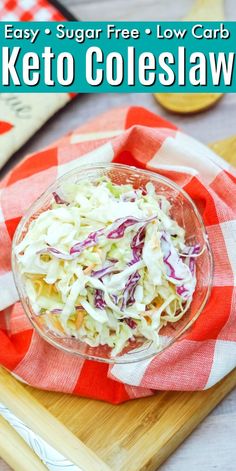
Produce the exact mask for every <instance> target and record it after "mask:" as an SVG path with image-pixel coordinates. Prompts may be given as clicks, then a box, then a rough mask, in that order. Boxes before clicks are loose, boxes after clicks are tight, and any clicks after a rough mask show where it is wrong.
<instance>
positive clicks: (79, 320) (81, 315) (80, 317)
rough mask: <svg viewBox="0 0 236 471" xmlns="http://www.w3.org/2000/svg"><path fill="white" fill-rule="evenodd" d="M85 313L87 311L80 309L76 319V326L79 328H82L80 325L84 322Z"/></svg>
mask: <svg viewBox="0 0 236 471" xmlns="http://www.w3.org/2000/svg"><path fill="white" fill-rule="evenodd" d="M84 313H85V311H79V312H78V315H77V319H76V321H75V325H76V328H77V329H78V330H79V329H80V327H81V326H82V324H83V320H84Z"/></svg>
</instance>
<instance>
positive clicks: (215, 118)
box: [0, 0, 236, 471]
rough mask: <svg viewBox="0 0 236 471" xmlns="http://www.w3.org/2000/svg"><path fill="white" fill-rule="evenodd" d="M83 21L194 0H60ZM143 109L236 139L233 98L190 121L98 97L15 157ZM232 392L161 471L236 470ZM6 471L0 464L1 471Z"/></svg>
mask: <svg viewBox="0 0 236 471" xmlns="http://www.w3.org/2000/svg"><path fill="white" fill-rule="evenodd" d="M61 3H63V4H64V5H65V6H66V7H67V8H70V9H71V11H72V12H73V13H74V14H75V15H77V16H78V17H79V18H80V19H82V20H87V21H89V20H109V21H110V20H111V21H115V20H131V21H132V20H133V21H134V20H150V19H152V20H176V19H180V18H181V17H182V16H184V14H185V13H186V12H187V10H188V8H189V7H190V6H191V4H192V0H178V1H173V0H61ZM225 9H226V18H227V19H228V20H236V2H235V0H226V1H225ZM132 104H133V105H141V106H146V107H147V108H149V109H151V110H152V111H154V112H156V113H160V114H161V115H162V116H164V117H167V118H169V119H172V120H173V121H174V122H175V123H176V124H177V125H178V126H179V127H181V128H182V130H183V131H185V132H187V133H189V134H191V135H192V136H194V137H196V138H197V139H199V140H201V141H203V142H205V143H209V142H212V141H215V140H218V139H223V138H225V137H228V136H230V135H232V134H236V119H235V118H236V94H235V95H227V96H225V97H224V98H223V100H221V101H220V102H219V104H218V105H217V106H216V107H215V108H213V109H211V110H209V111H207V112H205V113H202V114H198V115H196V116H191V117H180V116H170V115H168V114H167V113H166V112H165V111H163V110H162V109H161V108H160V107H159V106H158V105H157V103H156V102H155V100H154V98H153V97H152V96H151V95H149V94H108V95H104V94H101V95H100V94H98V95H90V96H80V97H78V98H77V99H76V100H74V101H73V102H72V103H70V104H69V106H67V108H66V109H65V110H64V111H63V112H61V113H59V114H58V115H57V117H56V119H53V120H51V121H50V122H49V123H48V124H47V125H46V126H45V127H44V128H43V129H42V130H41V131H40V132H39V133H38V134H37V135H36V136H35V137H34V138H33V139H31V141H30V142H29V143H28V144H27V145H25V146H24V149H22V150H21V151H19V152H18V154H17V156H16V157H15V158H14V160H11V161H10V162H9V164H8V166H7V168H10V167H11V166H12V165H13V164H14V163H15V162H16V161H17V159H19V158H21V157H22V156H23V155H25V154H26V153H30V152H33V151H36V150H37V149H40V148H41V147H43V146H45V145H47V144H49V143H50V142H52V141H53V140H54V139H57V138H58V137H59V136H61V135H62V134H65V133H66V132H67V131H69V130H72V129H73V128H75V127H77V126H79V125H80V124H81V123H83V122H84V121H85V120H87V119H89V118H91V117H93V116H95V115H97V114H99V113H100V112H102V111H105V110H107V109H109V108H111V107H112V106H114V107H115V106H124V105H132ZM235 437H236V391H234V392H232V393H231V394H230V395H229V396H228V397H227V398H226V399H225V400H224V401H222V403H221V404H220V405H219V406H218V407H217V408H216V409H215V410H214V411H213V412H212V413H211V415H209V416H208V418H207V419H205V421H204V422H203V423H202V424H201V425H200V426H199V427H198V428H197V429H196V430H195V432H193V433H192V435H191V436H190V437H189V438H188V439H187V440H186V441H185V442H184V443H183V444H182V445H181V446H180V447H179V448H178V450H177V451H176V452H175V453H174V454H173V455H172V456H171V457H170V458H169V460H168V461H167V462H166V463H165V464H164V465H163V466H162V467H161V468H160V471H187V470H191V471H235V469H236V446H235ZM8 470H9V467H8V466H7V465H6V464H5V463H3V461H1V460H0V471H8ZM32 471H34V470H32Z"/></svg>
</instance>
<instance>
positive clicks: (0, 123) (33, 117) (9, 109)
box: [0, 0, 73, 168]
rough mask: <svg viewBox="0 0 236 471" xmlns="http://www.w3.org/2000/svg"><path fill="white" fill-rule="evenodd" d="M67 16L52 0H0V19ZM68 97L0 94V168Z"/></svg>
mask: <svg viewBox="0 0 236 471" xmlns="http://www.w3.org/2000/svg"><path fill="white" fill-rule="evenodd" d="M59 9H60V10H62V11H63V12H61V11H59ZM71 18H72V15H71V14H70V13H69V12H67V11H66V10H65V9H64V8H63V9H62V8H61V6H60V5H57V6H54V5H53V0H52V1H50V0H0V21H6V22H10V23H11V22H12V21H47V22H49V21H65V20H67V19H71ZM29 27H30V24H29ZM72 96H73V95H72V94H69V93H0V168H1V167H2V166H3V165H4V164H5V163H6V161H7V160H8V159H9V157H10V156H11V155H12V154H13V153H14V152H16V151H17V150H18V149H19V148H20V147H21V146H22V145H23V144H24V143H25V142H26V141H27V140H28V139H29V138H30V137H31V136H32V135H33V134H35V132H36V131H37V130H38V129H39V128H40V127H41V126H42V125H43V124H44V123H45V122H46V121H47V120H48V119H49V118H51V116H53V115H54V114H55V113H56V112H57V111H58V110H59V109H60V108H62V107H63V106H65V105H66V104H67V103H68V102H69V101H70V100H71V98H72Z"/></svg>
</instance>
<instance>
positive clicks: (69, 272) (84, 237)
mask: <svg viewBox="0 0 236 471" xmlns="http://www.w3.org/2000/svg"><path fill="white" fill-rule="evenodd" d="M170 209H171V205H170V203H169V202H168V200H167V199H166V198H165V197H164V196H163V195H158V193H156V192H155V188H154V186H153V185H152V184H151V183H148V184H147V185H146V187H145V189H144V190H143V189H134V188H133V187H132V185H130V184H127V185H116V184H115V183H113V182H112V181H110V180H109V179H108V178H107V177H102V178H100V179H97V180H95V181H88V180H86V181H85V180H84V181H80V182H78V183H77V184H76V183H71V184H67V185H65V186H64V188H63V195H59V194H58V193H55V192H54V193H53V200H52V202H51V205H50V208H49V209H47V210H45V211H43V212H42V213H41V214H40V215H39V216H38V217H37V218H35V219H34V220H33V221H32V222H31V223H30V224H29V227H28V230H27V233H26V235H25V236H24V238H23V239H22V241H21V242H20V243H19V244H18V245H17V246H16V249H15V255H16V257H17V262H18V265H19V269H20V273H21V275H22V276H23V278H24V283H25V287H26V292H27V296H28V298H29V301H30V303H31V305H32V308H33V310H34V312H35V314H36V315H37V316H39V319H40V323H43V325H44V326H46V327H47V328H48V329H49V330H50V331H53V332H54V334H56V335H58V336H63V337H65V336H66V337H73V338H77V339H79V340H81V341H82V342H86V343H87V344H88V345H90V346H91V347H96V346H99V345H106V346H108V347H110V348H111V349H112V351H111V354H112V356H116V355H118V354H119V353H120V352H122V350H123V349H124V348H125V347H126V346H127V345H129V344H130V342H132V341H136V340H138V339H143V338H145V339H147V340H149V341H151V342H153V344H154V346H155V348H157V350H158V346H159V345H160V334H159V332H160V329H161V328H162V327H163V326H165V325H166V324H167V323H173V322H176V321H178V320H179V319H181V317H182V316H183V315H184V313H185V312H186V311H187V309H188V308H189V306H190V304H191V301H192V297H193V293H194V290H195V287H196V266H195V260H196V256H197V255H198V254H199V252H200V247H199V246H198V245H194V246H191V247H189V246H186V243H185V231H184V229H183V228H181V227H180V226H179V225H178V224H177V222H176V221H175V220H173V219H172V218H171V217H170Z"/></svg>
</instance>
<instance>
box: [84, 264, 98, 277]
mask: <svg viewBox="0 0 236 471" xmlns="http://www.w3.org/2000/svg"><path fill="white" fill-rule="evenodd" d="M95 267H96V263H91V265H89V266H88V267H87V268H85V269H84V270H83V273H84V274H85V275H88V274H89V273H91V271H92V270H93V269H94V268H95Z"/></svg>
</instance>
